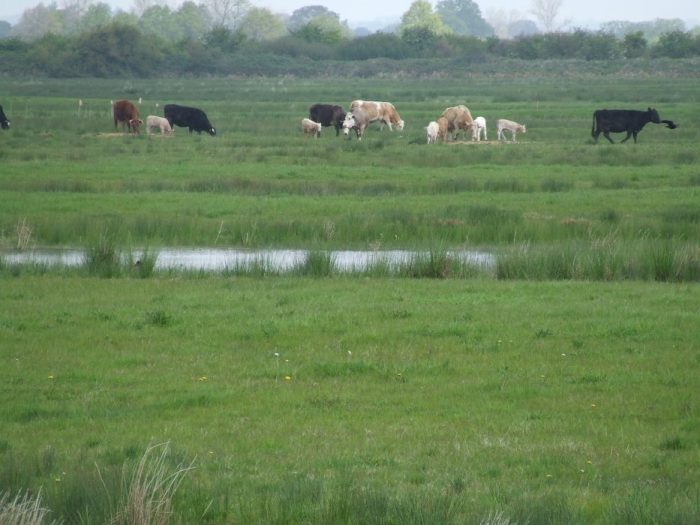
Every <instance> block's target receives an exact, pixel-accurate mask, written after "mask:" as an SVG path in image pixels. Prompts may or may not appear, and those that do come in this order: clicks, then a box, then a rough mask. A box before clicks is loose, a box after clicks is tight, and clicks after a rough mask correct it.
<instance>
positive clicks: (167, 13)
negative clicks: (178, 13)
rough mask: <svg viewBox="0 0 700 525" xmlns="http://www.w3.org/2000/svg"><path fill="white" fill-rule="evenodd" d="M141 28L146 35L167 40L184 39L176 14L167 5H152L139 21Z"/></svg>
mask: <svg viewBox="0 0 700 525" xmlns="http://www.w3.org/2000/svg"><path fill="white" fill-rule="evenodd" d="M139 27H140V28H141V31H143V32H144V33H146V34H151V35H158V36H160V37H162V38H164V39H167V40H179V39H181V38H182V36H183V35H182V33H181V32H180V27H179V25H178V23H177V19H176V17H175V13H173V12H172V11H171V10H170V8H169V7H168V6H167V5H152V6H151V7H149V8H148V9H146V10H145V11H144V12H143V14H142V15H141V18H140V19H139Z"/></svg>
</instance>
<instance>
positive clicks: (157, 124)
mask: <svg viewBox="0 0 700 525" xmlns="http://www.w3.org/2000/svg"><path fill="white" fill-rule="evenodd" d="M151 128H159V129H160V132H161V134H163V135H165V134H166V133H167V134H168V135H171V134H172V132H173V128H171V127H170V122H168V119H167V118H163V117H157V116H156V115H148V116H147V117H146V133H148V134H149V135H150V134H151Z"/></svg>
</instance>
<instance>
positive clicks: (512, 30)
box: [507, 19, 540, 38]
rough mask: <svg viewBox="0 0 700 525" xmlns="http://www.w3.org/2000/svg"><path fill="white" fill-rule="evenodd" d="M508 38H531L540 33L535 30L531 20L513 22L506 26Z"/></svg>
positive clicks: (534, 24) (535, 27) (535, 25)
mask: <svg viewBox="0 0 700 525" xmlns="http://www.w3.org/2000/svg"><path fill="white" fill-rule="evenodd" d="M507 31H508V36H509V37H510V38H517V37H519V36H532V35H536V34H538V33H539V32H540V30H539V29H538V28H537V24H536V23H535V22H533V21H532V20H526V19H522V20H515V21H514V22H511V23H510V24H508V27H507Z"/></svg>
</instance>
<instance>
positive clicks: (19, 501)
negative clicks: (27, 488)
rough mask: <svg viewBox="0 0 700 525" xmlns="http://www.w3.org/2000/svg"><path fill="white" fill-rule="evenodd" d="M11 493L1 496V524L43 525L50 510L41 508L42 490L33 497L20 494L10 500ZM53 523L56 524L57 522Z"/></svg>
mask: <svg viewBox="0 0 700 525" xmlns="http://www.w3.org/2000/svg"><path fill="white" fill-rule="evenodd" d="M10 498H11V496H10V493H9V492H5V493H3V494H1V495H0V523H3V524H5V523H6V524H8V525H14V524H17V525H41V524H43V523H44V520H45V519H46V516H47V514H48V513H49V510H48V509H46V508H44V507H42V506H41V489H39V492H38V493H37V494H36V495H35V496H33V495H31V494H30V493H29V492H26V493H25V494H24V495H23V494H22V493H21V492H20V493H17V495H16V496H15V497H14V498H12V499H10ZM52 523H56V522H55V521H54V522H52Z"/></svg>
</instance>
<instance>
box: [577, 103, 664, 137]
mask: <svg viewBox="0 0 700 525" xmlns="http://www.w3.org/2000/svg"><path fill="white" fill-rule="evenodd" d="M649 122H652V123H654V124H661V123H665V124H666V127H668V128H670V129H674V128H676V127H677V126H676V124H674V123H673V122H672V121H670V120H660V119H659V113H658V112H657V111H656V109H654V108H647V110H646V111H638V110H634V109H599V110H596V111H595V112H593V128H592V129H591V136H592V137H593V142H598V137H599V136H600V134H601V133H602V134H603V136H604V137H605V138H606V139H608V140H609V141H610V144H614V143H615V142H614V141H613V139H611V138H610V133H611V132H612V133H622V132H626V133H627V136H626V137H625V138H624V139H622V142H626V141H627V140H629V138H630V137H632V138H634V142H635V143H636V142H637V134H638V133H639V132H640V131H642V129H643V128H644V126H646V125H647V124H648V123H649Z"/></svg>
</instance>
